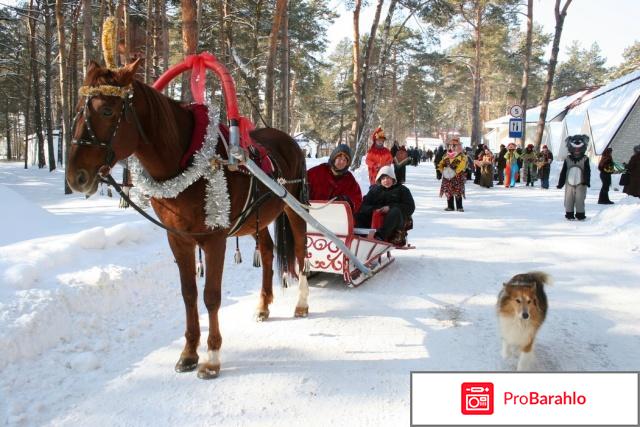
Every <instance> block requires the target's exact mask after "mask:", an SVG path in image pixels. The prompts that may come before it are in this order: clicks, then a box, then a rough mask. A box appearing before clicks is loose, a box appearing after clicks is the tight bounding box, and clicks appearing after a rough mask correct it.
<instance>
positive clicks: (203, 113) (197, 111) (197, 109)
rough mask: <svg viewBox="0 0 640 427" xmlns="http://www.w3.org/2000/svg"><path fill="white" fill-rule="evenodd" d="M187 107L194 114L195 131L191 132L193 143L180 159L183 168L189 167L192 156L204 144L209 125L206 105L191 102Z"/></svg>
mask: <svg viewBox="0 0 640 427" xmlns="http://www.w3.org/2000/svg"><path fill="white" fill-rule="evenodd" d="M187 108H189V110H191V113H192V114H193V132H192V133H191V145H190V146H189V148H188V149H187V152H186V153H184V156H182V160H180V166H181V167H183V168H186V167H187V165H188V164H189V160H191V157H193V155H194V154H195V153H196V151H198V150H200V149H201V148H202V146H203V145H204V137H205V135H206V134H207V127H208V126H209V114H208V112H209V109H208V108H207V106H206V105H202V104H191V105H189V106H188V107H187Z"/></svg>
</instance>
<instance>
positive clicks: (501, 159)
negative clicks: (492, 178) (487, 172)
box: [496, 144, 507, 185]
mask: <svg viewBox="0 0 640 427" xmlns="http://www.w3.org/2000/svg"><path fill="white" fill-rule="evenodd" d="M505 154H507V147H505V146H504V144H500V152H499V153H498V158H497V159H496V168H497V169H498V184H497V185H503V184H504V168H506V167H507V161H506V160H505V158H504V155H505Z"/></svg>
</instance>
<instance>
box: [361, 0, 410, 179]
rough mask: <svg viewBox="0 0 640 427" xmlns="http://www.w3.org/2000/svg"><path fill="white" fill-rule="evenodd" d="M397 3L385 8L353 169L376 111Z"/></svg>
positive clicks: (363, 147)
mask: <svg viewBox="0 0 640 427" xmlns="http://www.w3.org/2000/svg"><path fill="white" fill-rule="evenodd" d="M397 3H398V2H397V0H391V2H390V3H389V9H388V10H387V17H386V18H385V21H384V30H383V32H382V40H381V46H380V51H379V52H378V60H377V63H376V74H375V75H374V77H373V78H372V80H371V83H373V85H374V86H373V96H372V97H371V102H370V103H369V105H370V107H368V108H367V110H366V111H367V114H366V115H365V117H364V124H363V126H362V132H360V134H359V135H356V138H357V142H356V149H355V154H354V161H353V164H352V166H351V168H352V169H354V170H355V169H357V168H358V167H360V160H361V159H362V157H363V156H364V154H365V152H366V149H367V146H368V139H369V133H370V132H371V130H372V128H373V125H372V124H373V118H374V117H375V114H376V112H377V111H376V109H377V104H378V100H379V99H380V95H381V93H382V86H383V81H384V77H385V74H386V69H387V60H386V58H388V54H389V47H390V41H389V31H390V29H391V20H392V18H393V13H394V11H395V8H396V5H397Z"/></svg>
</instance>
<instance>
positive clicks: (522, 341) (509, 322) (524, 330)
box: [498, 315, 535, 347]
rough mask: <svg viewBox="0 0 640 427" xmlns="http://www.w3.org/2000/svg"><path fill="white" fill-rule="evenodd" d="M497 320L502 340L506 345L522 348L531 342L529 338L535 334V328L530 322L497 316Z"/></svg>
mask: <svg viewBox="0 0 640 427" xmlns="http://www.w3.org/2000/svg"><path fill="white" fill-rule="evenodd" d="M498 320H499V322H500V333H501V335H502V339H503V340H505V341H506V342H507V344H509V345H512V346H517V347H523V346H525V345H527V344H528V343H529V342H531V338H532V336H533V335H534V334H535V327H534V326H533V324H532V322H531V321H530V320H524V319H520V318H518V317H516V316H504V315H499V316H498Z"/></svg>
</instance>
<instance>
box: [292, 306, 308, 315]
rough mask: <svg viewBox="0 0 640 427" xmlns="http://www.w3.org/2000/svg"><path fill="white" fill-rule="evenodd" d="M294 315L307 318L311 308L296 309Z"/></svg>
mask: <svg viewBox="0 0 640 427" xmlns="http://www.w3.org/2000/svg"><path fill="white" fill-rule="evenodd" d="M293 315H294V316H295V317H307V316H308V315H309V307H296V311H295V312H294V313H293Z"/></svg>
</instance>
